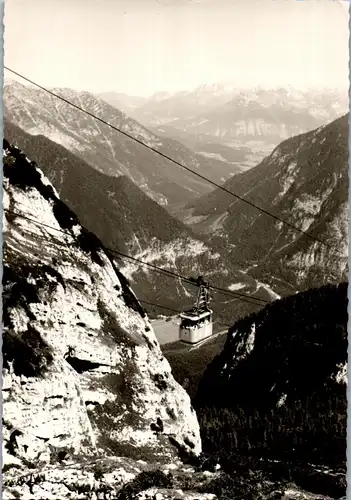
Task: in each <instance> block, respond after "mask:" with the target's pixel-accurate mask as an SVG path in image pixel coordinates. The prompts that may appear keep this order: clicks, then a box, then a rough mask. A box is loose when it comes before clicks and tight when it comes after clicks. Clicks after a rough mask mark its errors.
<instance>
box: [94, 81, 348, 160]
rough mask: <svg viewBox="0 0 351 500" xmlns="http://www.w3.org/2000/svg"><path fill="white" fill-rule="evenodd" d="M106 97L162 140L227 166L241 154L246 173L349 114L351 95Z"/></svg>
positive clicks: (211, 89)
mask: <svg viewBox="0 0 351 500" xmlns="http://www.w3.org/2000/svg"><path fill="white" fill-rule="evenodd" d="M102 98H103V99H105V100H106V101H107V102H109V103H110V104H112V105H113V106H116V107H118V108H120V109H122V110H123V111H124V112H125V113H127V114H128V115H130V116H132V117H133V118H135V119H136V120H137V121H139V122H140V123H143V124H144V125H145V126H146V127H148V128H149V129H151V130H153V131H154V132H155V133H156V134H157V135H162V136H169V137H173V138H174V139H177V140H179V141H180V142H183V143H184V144H185V145H186V146H188V147H190V148H191V149H193V150H194V151H196V152H197V153H198V154H201V155H203V156H205V157H208V158H212V159H216V158H217V159H221V160H222V161H228V159H227V158H226V156H223V155H222V153H221V151H222V150H223V146H229V147H230V148H231V149H233V150H234V151H235V150H236V151H239V152H240V157H239V158H240V159H239V158H238V157H234V163H235V164H236V165H237V166H238V167H240V168H244V169H248V168H250V167H252V166H255V165H256V164H257V163H258V162H259V161H260V160H262V159H263V157H264V156H265V155H266V154H268V153H270V151H271V150H272V149H273V148H274V147H275V146H277V144H279V142H281V141H282V140H284V139H287V138H289V137H292V136H294V135H297V134H299V133H303V132H307V131H309V130H312V129H314V128H317V127H318V126H321V125H325V124H327V123H328V122H330V121H332V120H334V119H336V118H338V117H339V116H341V115H342V114H344V113H346V112H347V111H348V95H347V90H336V89H327V88H324V89H307V90H298V89H294V88H292V87H286V88H283V87H280V88H279V87H278V88H263V87H256V88H255V87H253V88H251V89H248V88H246V89H242V88H239V87H238V86H236V85H234V84H221V83H217V84H212V85H201V86H199V87H197V88H196V89H194V90H192V91H187V92H185V91H183V92H175V93H171V94H170V93H157V94H155V95H153V96H151V97H150V98H149V99H145V98H143V99H139V100H137V99H136V98H134V97H133V98H132V97H128V96H126V95H121V94H116V95H114V94H113V93H109V94H103V95H102ZM229 158H230V156H229Z"/></svg>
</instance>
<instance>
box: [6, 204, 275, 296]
mask: <svg viewBox="0 0 351 500" xmlns="http://www.w3.org/2000/svg"><path fill="white" fill-rule="evenodd" d="M4 212H7V213H9V214H11V215H14V216H16V217H21V218H23V219H26V220H29V221H31V222H33V223H34V224H37V225H39V226H43V227H47V228H48V229H52V230H53V231H57V232H59V233H63V234H65V235H66V236H69V237H70V238H73V239H74V238H75V236H74V235H72V234H70V233H67V232H66V231H64V230H63V229H58V228H55V227H53V226H50V225H49V224H45V223H43V222H41V221H39V220H36V219H33V218H32V217H28V216H27V215H24V214H20V213H18V212H14V211H13V210H9V209H8V208H4ZM66 246H67V245H66ZM101 248H102V250H104V251H105V252H106V253H108V252H111V253H116V254H118V255H120V256H122V257H123V258H128V259H131V260H133V261H137V262H139V263H140V264H142V265H145V266H148V267H150V268H151V269H153V270H155V271H158V272H160V273H163V274H166V275H168V276H170V277H172V278H177V279H181V280H182V281H184V282H186V283H188V284H191V285H193V286H196V285H195V283H194V281H193V280H192V279H190V278H187V277H185V276H182V275H181V274H177V273H174V272H172V271H168V270H167V269H162V268H161V267H158V266H156V265H154V264H150V263H148V262H145V261H143V260H140V259H137V258H136V257H132V256H130V255H127V254H124V253H122V252H119V251H117V250H114V249H111V248H109V247H106V246H104V245H103V244H102V246H101ZM210 288H211V289H212V290H214V291H215V292H217V293H219V294H222V295H229V296H231V297H233V299H237V300H239V301H242V302H247V303H248V304H252V305H259V304H258V303H257V302H261V303H262V305H264V304H270V303H271V301H269V300H265V299H261V298H259V297H253V296H250V295H245V294H238V293H237V292H231V291H229V290H225V289H224V288H220V287H216V286H214V285H210ZM251 300H256V301H257V302H256V303H255V302H251Z"/></svg>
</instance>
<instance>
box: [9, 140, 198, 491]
mask: <svg viewBox="0 0 351 500" xmlns="http://www.w3.org/2000/svg"><path fill="white" fill-rule="evenodd" d="M3 155H4V156H3V159H4V201H3V204H4V211H5V212H4V220H3V224H4V228H3V231H4V273H3V294H4V295H3V296H4V313H3V321H4V332H3V359H4V365H3V398H4V407H3V433H4V463H5V467H6V468H7V470H8V472H6V473H5V478H4V479H5V484H6V480H7V478H8V477H10V476H11V477H12V473H13V468H14V467H18V468H19V469H20V470H21V467H23V466H24V465H25V466H29V465H30V464H36V466H38V464H39V465H40V463H48V462H50V463H54V462H55V460H56V459H57V458H59V459H60V460H62V459H64V458H67V457H71V458H72V457H73V458H74V457H77V456H79V455H82V454H85V455H88V456H89V455H91V456H95V455H96V454H99V455H100V456H103V457H107V456H125V457H134V458H135V457H137V458H138V459H142V460H147V461H148V462H155V461H156V462H159V463H160V462H165V461H166V462H167V461H168V462H169V461H172V460H173V461H176V460H177V459H178V458H177V457H178V456H179V453H180V452H182V453H186V454H189V453H190V454H192V455H198V454H199V453H200V451H201V442H200V435H199V426H198V422H197V418H196V414H195V412H194V410H193V409H192V407H191V404H190V399H189V396H188V395H187V394H186V392H185V391H184V390H183V389H182V388H181V387H180V386H179V385H178V384H177V383H176V382H175V380H174V379H173V376H172V374H171V369H170V366H169V364H168V362H167V361H166V360H165V358H164V357H163V355H162V353H161V350H160V347H159V345H158V342H157V340H156V338H155V335H154V332H153V330H152V328H151V326H150V323H149V320H148V318H147V316H146V315H145V313H144V311H143V309H142V307H141V306H140V304H139V302H138V300H137V299H136V297H135V295H134V294H133V291H132V290H131V288H130V287H129V285H128V282H127V280H126V279H125V278H124V276H123V275H122V274H121V273H120V271H119V270H118V269H117V268H116V266H115V264H114V263H113V261H112V260H111V258H110V257H109V255H108V254H107V253H106V251H105V250H104V249H103V247H102V245H101V243H100V241H99V240H98V239H97V238H96V237H95V236H94V235H93V234H91V233H89V232H88V231H87V230H86V229H84V228H83V227H82V226H81V225H80V223H79V221H78V219H77V217H76V216H75V215H74V213H73V212H72V211H71V210H69V209H68V208H67V206H66V205H65V204H64V203H63V202H62V201H61V200H60V199H59V197H58V195H57V193H56V191H55V190H54V189H53V187H52V186H51V184H50V183H49V182H48V180H47V179H46V177H45V176H44V175H43V174H42V172H41V171H40V170H39V169H38V167H37V166H36V164H35V163H33V162H31V161H30V160H28V159H27V157H26V156H25V155H24V154H23V153H21V151H20V150H19V149H17V148H15V147H12V146H11V145H10V144H9V143H8V142H7V141H6V140H4V151H3ZM32 467H33V465H32ZM34 467H35V466H34ZM50 470H51V472H50V473H51V474H54V472H52V471H53V469H50ZM55 470H56V469H55ZM87 470H88V469H87ZM11 471H12V472H11ZM10 472H11V473H10ZM37 472H38V471H37ZM55 474H56V472H55ZM65 474H66V473H65ZM66 475H67V474H66ZM36 477H39V476H38V475H37V476H36ZM126 477H128V474H127V476H126ZM133 477H134V476H133ZM66 479H67V478H66ZM125 480H126V479H125ZM9 481H10V480H9ZM11 481H12V483H11ZM11 481H10V483H11V484H14V481H13V480H12V479H11ZM37 482H38V483H40V478H39V480H38V481H37ZM54 482H55V481H54ZM38 487H39V486H38ZM32 489H33V488H32ZM27 493H28V497H26V498H29V497H30V495H29V492H28V491H27ZM47 494H48V493H47ZM9 495H10V494H9ZM43 495H44V494H43ZM60 495H61V493H60ZM60 495H59V494H58V493H57V496H54V498H71V496H69V495H68V494H67V496H64V495H63V496H60ZM49 496H50V495H49ZM49 496H45V495H44V496H42V497H39V498H49ZM8 498H11V495H10V496H8ZM12 498H14V497H12ZM84 498H86V497H84Z"/></svg>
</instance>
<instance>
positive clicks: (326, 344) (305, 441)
mask: <svg viewBox="0 0 351 500" xmlns="http://www.w3.org/2000/svg"><path fill="white" fill-rule="evenodd" d="M347 304H348V299H347V284H346V283H343V284H340V285H327V286H324V287H322V288H319V289H312V290H309V291H306V292H303V293H300V294H297V295H294V296H292V297H287V298H285V299H282V300H279V301H276V302H274V303H272V304H270V305H268V306H267V307H266V308H265V309H263V310H262V311H260V312H259V313H257V314H253V315H251V316H248V317H246V318H244V319H242V320H239V321H238V322H237V323H236V324H235V325H234V326H233V327H232V328H231V329H230V330H229V333H228V338H227V341H226V344H225V346H224V349H223V351H222V353H221V354H220V355H219V356H217V357H216V358H215V359H214V361H213V362H212V363H211V365H210V366H209V367H208V369H207V370H206V372H205V375H204V377H203V379H202V381H201V383H200V388H199V391H198V395H197V398H196V407H197V409H198V414H199V416H200V421H201V426H202V436H203V439H204V447H205V448H207V450H209V449H212V450H217V451H218V450H220V448H221V447H223V448H224V449H225V450H226V453H231V452H236V451H237V452H240V453H244V454H249V455H254V456H265V457H268V458H278V459H290V460H293V461H296V460H300V461H304V462H312V463H320V464H325V465H333V464H334V465H335V464H345V460H346V456H345V453H346V410H347V402H346V384H347V347H348V342H347V320H348V314H347ZM211 426H215V427H216V429H217V432H216V437H215V438H214V435H213V433H212V432H210V428H211Z"/></svg>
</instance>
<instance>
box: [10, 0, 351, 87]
mask: <svg viewBox="0 0 351 500" xmlns="http://www.w3.org/2000/svg"><path fill="white" fill-rule="evenodd" d="M348 6H349V2H348V1H346V0H5V19H4V24H5V35H4V38H5V65H6V66H8V67H10V68H11V69H13V70H15V71H17V72H19V73H22V74H23V75H25V76H27V77H28V78H30V79H32V80H34V81H35V82H36V83H39V84H41V85H44V86H49V87H71V88H73V89H77V90H87V91H91V92H109V91H112V92H123V93H126V94H129V95H138V96H149V95H151V94H153V93H154V92H158V91H169V92H175V91H179V90H191V89H193V88H195V87H196V86H198V85H201V84H209V83H216V82H223V81H227V82H230V83H232V84H235V85H238V86H239V87H245V86H256V85H263V86H268V87H272V86H280V85H292V86H294V87H296V88H300V89H302V88H306V87H315V86H317V87H323V86H324V87H337V88H347V87H348V76H349V73H348V60H349V50H348V49H349V41H348V36H349V34H348V21H349V14H348ZM8 76H9V73H8V72H7V71H6V70H5V79H6V78H7V77H8Z"/></svg>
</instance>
